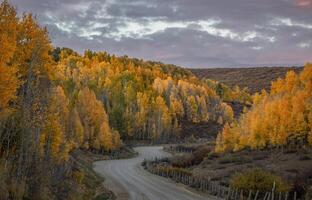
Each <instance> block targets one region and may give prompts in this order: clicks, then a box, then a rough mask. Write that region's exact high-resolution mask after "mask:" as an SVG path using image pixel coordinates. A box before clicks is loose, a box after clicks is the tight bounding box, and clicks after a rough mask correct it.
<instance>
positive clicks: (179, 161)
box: [170, 154, 193, 167]
mask: <svg viewBox="0 0 312 200" xmlns="http://www.w3.org/2000/svg"><path fill="white" fill-rule="evenodd" d="M192 161H193V155H191V154H185V155H180V156H174V157H172V158H170V162H171V164H172V166H174V167H189V166H191V165H192Z"/></svg>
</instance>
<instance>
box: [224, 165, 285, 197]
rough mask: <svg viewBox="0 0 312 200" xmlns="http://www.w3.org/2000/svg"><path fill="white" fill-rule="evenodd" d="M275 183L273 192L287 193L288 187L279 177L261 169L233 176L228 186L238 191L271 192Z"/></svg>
mask: <svg viewBox="0 0 312 200" xmlns="http://www.w3.org/2000/svg"><path fill="white" fill-rule="evenodd" d="M274 182H275V191H277V192H285V191H289V189H290V187H289V185H288V184H287V183H286V182H284V181H283V180H282V178H281V177H279V176H277V175H274V174H272V173H270V172H268V171H265V170H262V169H252V170H248V171H246V172H244V173H239V174H236V175H234V176H233V177H232V178H231V180H230V185H231V187H233V188H236V189H239V190H245V191H248V190H253V191H256V190H259V191H271V190H272V188H273V185H274Z"/></svg>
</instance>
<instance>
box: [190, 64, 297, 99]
mask: <svg viewBox="0 0 312 200" xmlns="http://www.w3.org/2000/svg"><path fill="white" fill-rule="evenodd" d="M302 69H303V67H257V68H215V69H189V70H190V71H191V72H192V73H193V74H195V75H196V76H198V77H199V78H208V79H212V80H216V81H219V82H222V83H224V84H226V85H228V86H230V87H233V86H235V85H238V86H239V87H241V88H244V87H247V88H248V90H249V92H251V93H255V92H259V91H261V90H262V89H265V90H267V91H269V90H270V85H271V81H273V80H275V79H277V78H279V77H280V78H283V77H284V76H285V74H286V72H287V71H289V70H294V71H295V72H297V73H298V72H300V71H302Z"/></svg>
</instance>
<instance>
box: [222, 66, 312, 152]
mask: <svg viewBox="0 0 312 200" xmlns="http://www.w3.org/2000/svg"><path fill="white" fill-rule="evenodd" d="M311 83H312V66H311V64H306V66H305V67H304V70H303V71H302V72H301V73H300V74H296V73H295V72H293V71H290V72H288V73H287V75H286V77H285V79H278V80H276V81H274V82H273V83H272V87H271V92H270V94H267V93H266V92H262V93H261V94H256V95H255V96H254V99H253V100H254V104H253V106H252V107H251V108H250V109H249V110H248V111H247V112H246V113H244V114H243V115H242V116H241V117H240V119H239V121H238V126H237V127H233V128H229V126H226V127H225V128H224V130H223V132H222V133H221V134H220V136H218V144H220V145H219V146H217V149H218V150H219V151H220V150H222V149H231V150H239V149H242V148H246V147H249V148H254V149H258V148H265V147H267V146H268V145H270V146H281V145H287V143H288V141H289V140H302V139H304V140H305V142H306V143H309V144H311V128H312V127H311V121H312V117H311V116H312V114H311V113H312V103H311V102H312V93H311V91H312V90H311V89H312V88H311V86H312V84H311ZM231 132H236V133H238V134H239V137H238V138H240V139H239V141H238V142H237V141H236V140H235V141H233V142H231V143H229V142H228V138H229V137H228V135H229V133H231ZM231 139H232V138H230V140H231ZM233 143H237V144H239V145H238V146H237V148H235V147H233Z"/></svg>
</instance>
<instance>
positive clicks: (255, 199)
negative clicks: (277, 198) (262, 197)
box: [254, 190, 259, 200]
mask: <svg viewBox="0 0 312 200" xmlns="http://www.w3.org/2000/svg"><path fill="white" fill-rule="evenodd" d="M258 195H259V190H257V192H256V195H255V198H254V200H257V199H258Z"/></svg>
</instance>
